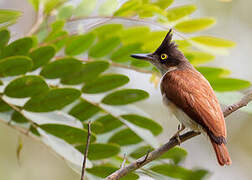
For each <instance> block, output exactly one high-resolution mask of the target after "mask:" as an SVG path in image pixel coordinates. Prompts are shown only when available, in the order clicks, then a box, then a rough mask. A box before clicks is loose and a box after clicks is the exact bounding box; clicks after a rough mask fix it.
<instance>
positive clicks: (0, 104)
mask: <svg viewBox="0 0 252 180" xmlns="http://www.w3.org/2000/svg"><path fill="white" fill-rule="evenodd" d="M10 110H11V107H10V106H9V105H8V104H6V103H5V102H4V101H3V100H2V99H0V112H8V111H10Z"/></svg>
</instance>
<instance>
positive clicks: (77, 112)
mask: <svg viewBox="0 0 252 180" xmlns="http://www.w3.org/2000/svg"><path fill="white" fill-rule="evenodd" d="M99 111H100V108H99V107H97V106H94V105H93V104H91V103H89V102H87V101H85V100H84V99H81V102H80V103H79V104H77V105H75V106H74V107H73V108H72V109H71V110H70V112H69V114H70V115H72V116H74V117H76V118H77V119H79V120H80V121H85V120H87V119H89V118H91V117H92V116H93V115H95V114H96V113H98V112H99Z"/></svg>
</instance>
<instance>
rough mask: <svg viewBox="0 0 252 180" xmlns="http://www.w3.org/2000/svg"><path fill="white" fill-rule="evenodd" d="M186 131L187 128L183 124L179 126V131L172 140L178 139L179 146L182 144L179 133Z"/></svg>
mask: <svg viewBox="0 0 252 180" xmlns="http://www.w3.org/2000/svg"><path fill="white" fill-rule="evenodd" d="M184 129H185V126H184V125H183V124H179V125H178V131H177V132H176V133H175V134H174V135H173V136H172V137H171V139H174V138H176V139H177V141H178V145H179V146H180V144H181V140H180V138H179V136H180V135H179V133H180V132H182V131H183V130H184Z"/></svg>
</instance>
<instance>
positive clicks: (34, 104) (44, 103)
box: [24, 88, 81, 112]
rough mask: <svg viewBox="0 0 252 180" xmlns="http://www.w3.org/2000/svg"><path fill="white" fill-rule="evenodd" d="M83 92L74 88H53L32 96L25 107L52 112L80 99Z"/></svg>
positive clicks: (31, 109)
mask: <svg viewBox="0 0 252 180" xmlns="http://www.w3.org/2000/svg"><path fill="white" fill-rule="evenodd" d="M80 95H81V92H80V91H79V90H77V89H73V88H60V89H51V90H50V91H49V92H48V93H46V94H41V95H40V96H34V97H32V98H31V99H30V100H29V101H28V102H27V103H26V104H25V105H24V109H26V110H27V111H32V112H50V111H54V110H58V109H62V108H63V107H65V106H66V105H68V104H70V103H72V102H73V101H75V100H76V99H78V98H79V97H80Z"/></svg>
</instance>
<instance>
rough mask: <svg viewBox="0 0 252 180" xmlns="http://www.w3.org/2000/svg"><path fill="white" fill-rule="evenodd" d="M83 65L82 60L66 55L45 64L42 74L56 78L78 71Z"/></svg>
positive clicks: (49, 77)
mask: <svg viewBox="0 0 252 180" xmlns="http://www.w3.org/2000/svg"><path fill="white" fill-rule="evenodd" d="M81 67H82V63H81V61H79V60H77V59H75V58H71V57H66V58H62V59H58V60H56V61H53V62H51V63H49V64H47V65H45V66H44V68H43V69H42V71H41V72H40V74H41V75H42V76H44V77H45V78H48V79H56V78H61V77H64V76H67V75H69V74H72V73H75V72H78V71H80V70H81Z"/></svg>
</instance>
